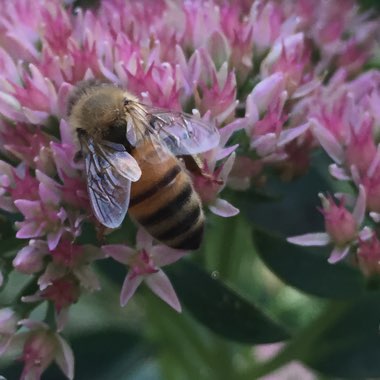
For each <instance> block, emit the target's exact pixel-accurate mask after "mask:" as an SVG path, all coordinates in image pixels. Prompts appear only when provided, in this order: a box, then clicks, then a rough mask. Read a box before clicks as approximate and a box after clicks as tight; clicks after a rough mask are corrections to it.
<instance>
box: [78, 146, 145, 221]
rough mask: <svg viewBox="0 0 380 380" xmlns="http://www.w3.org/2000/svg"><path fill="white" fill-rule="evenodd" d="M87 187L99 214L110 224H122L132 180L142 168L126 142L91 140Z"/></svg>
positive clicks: (87, 159) (86, 160)
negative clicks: (125, 146) (96, 141)
mask: <svg viewBox="0 0 380 380" xmlns="http://www.w3.org/2000/svg"><path fill="white" fill-rule="evenodd" d="M86 143H87V154H86V155H85V163H86V172H87V188H88V193H89V196H90V200H91V205H92V208H93V211H94V214H95V216H96V218H97V219H98V220H99V222H100V223H102V224H103V225H105V226H106V227H109V228H116V227H119V226H120V224H121V223H122V221H123V219H124V217H125V214H126V213H127V210H128V205H129V197H130V190H131V182H134V181H137V180H138V179H139V178H140V176H141V170H140V167H139V165H138V164H137V162H136V160H135V159H134V158H133V157H132V156H131V155H130V154H129V153H128V152H127V151H126V150H125V148H124V146H123V145H120V144H113V143H108V142H104V144H101V145H100V144H96V145H95V144H94V143H93V141H92V140H91V139H89V140H88V141H87V142H86Z"/></svg>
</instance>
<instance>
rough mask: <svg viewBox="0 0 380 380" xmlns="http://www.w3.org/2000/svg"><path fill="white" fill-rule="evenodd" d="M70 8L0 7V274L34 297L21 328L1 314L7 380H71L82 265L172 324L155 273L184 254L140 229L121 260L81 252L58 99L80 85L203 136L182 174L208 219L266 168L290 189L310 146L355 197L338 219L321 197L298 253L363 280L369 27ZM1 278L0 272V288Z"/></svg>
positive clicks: (247, 12) (169, 8)
mask: <svg viewBox="0 0 380 380" xmlns="http://www.w3.org/2000/svg"><path fill="white" fill-rule="evenodd" d="M70 3H71V2H70V1H68V2H62V1H59V0H41V1H39V2H38V3H33V4H31V2H29V1H27V0H15V1H12V2H9V1H7V0H0V7H1V9H2V12H1V14H0V116H1V117H0V155H1V158H2V159H1V160H0V213H1V214H4V215H6V216H9V215H10V214H12V215H13V217H12V218H11V219H12V220H17V221H16V222H15V223H14V226H15V228H16V229H17V232H16V233H15V235H16V238H17V239H20V241H21V242H24V246H23V247H22V248H21V249H19V250H18V252H17V253H16V254H15V255H14V256H13V257H10V255H7V256H6V257H4V260H10V261H9V264H10V265H8V266H6V267H7V268H8V267H9V268H12V270H15V271H18V272H21V273H24V274H25V275H27V276H28V277H29V278H30V282H31V284H32V285H35V289H36V290H35V291H34V293H32V294H23V296H22V298H21V299H17V300H15V304H14V310H28V312H26V314H25V313H21V315H17V314H16V312H15V311H13V310H12V309H11V308H4V309H0V338H1V340H0V352H1V353H2V352H5V351H6V350H8V349H9V347H11V346H12V345H13V343H14V342H16V341H17V342H19V341H20V340H21V341H22V343H23V354H22V359H23V361H24V365H25V367H24V371H23V373H22V378H24V379H26V378H33V379H39V378H40V376H41V373H42V372H43V371H44V369H45V368H46V367H47V366H48V365H49V364H50V362H52V361H53V360H55V361H56V362H57V363H58V365H59V366H60V368H61V369H62V370H63V372H64V373H65V374H66V376H67V377H68V378H70V379H71V378H73V355H72V352H71V349H70V348H69V346H68V344H67V343H66V341H65V340H64V339H63V338H62V337H61V336H60V333H61V331H62V330H63V329H64V326H65V324H66V322H67V319H68V310H69V308H70V306H71V305H72V304H73V303H75V302H77V301H78V300H79V299H80V297H81V295H82V293H83V292H85V291H95V290H98V289H99V288H100V281H99V279H98V278H97V274H96V272H95V271H94V269H93V263H94V261H96V260H104V259H107V258H112V259H114V260H116V261H117V262H120V263H122V264H124V265H126V266H127V267H128V274H127V277H126V279H125V282H124V285H123V287H122V292H121V304H122V305H125V304H126V303H127V302H128V300H129V299H130V298H131V297H132V295H133V294H134V292H135V291H136V289H137V287H138V286H139V284H140V283H142V282H143V281H144V282H145V283H146V285H147V286H148V287H149V288H150V289H151V290H152V291H153V292H154V293H155V294H156V295H158V296H159V297H160V298H162V299H163V300H164V301H165V302H167V303H168V304H169V305H170V306H171V307H173V308H174V309H175V310H177V311H180V310H181V306H180V303H179V300H178V299H177V296H176V294H175V291H174V289H173V287H172V286H171V284H170V281H169V279H168V277H166V275H165V274H164V272H163V271H162V270H161V269H160V268H161V267H162V266H164V265H167V264H170V263H173V262H174V261H176V260H178V259H180V258H181V257H183V256H184V255H185V254H186V253H187V252H184V251H179V250H173V249H170V248H168V247H165V246H164V245H161V244H156V243H155V242H153V241H152V237H150V236H149V235H147V233H146V232H145V231H144V230H142V229H140V230H139V232H138V235H137V239H136V240H137V241H136V246H129V245H128V244H130V242H128V243H127V242H125V241H120V242H119V243H120V244H104V245H103V246H101V244H100V243H99V244H97V243H96V242H95V241H94V242H92V244H83V243H81V237H82V235H83V226H84V224H85V223H90V224H92V225H94V226H95V227H96V221H95V218H94V216H93V214H92V211H91V206H90V202H89V199H88V194H87V189H86V183H85V180H84V176H83V170H84V168H83V164H82V163H81V162H78V160H76V159H75V157H76V153H77V151H78V146H77V145H76V141H75V139H74V136H73V133H72V130H71V129H70V126H69V125H68V121H67V99H68V96H69V94H70V91H72V89H73V87H74V86H75V84H76V83H77V82H78V81H81V80H83V79H90V78H97V79H101V80H103V81H109V82H112V83H115V84H117V85H119V86H120V87H122V88H128V90H129V91H130V92H132V93H134V94H135V95H136V96H137V97H138V98H139V99H140V100H141V101H143V102H144V103H147V104H153V105H155V106H159V107H163V108H168V109H171V110H182V111H186V112H192V108H196V109H197V110H198V111H197V112H198V113H199V114H200V115H201V116H200V115H199V116H200V117H202V118H203V119H204V120H206V121H207V122H212V123H215V124H216V125H217V127H218V128H219V130H220V135H221V139H220V143H219V145H218V146H217V147H215V148H214V149H213V150H211V151H209V152H205V153H204V154H201V155H200V156H199V158H198V159H199V160H200V162H201V165H200V167H201V168H202V170H201V171H200V172H199V173H198V172H192V173H191V175H192V178H193V182H194V187H195V189H196V191H197V192H198V193H199V195H200V197H201V199H202V201H203V203H204V204H205V205H207V206H208V208H209V209H210V210H211V212H213V213H214V214H216V215H219V216H222V217H230V216H234V215H236V214H237V213H238V212H239V210H238V209H237V208H236V207H235V206H233V205H232V204H230V203H229V202H228V201H227V200H225V199H221V198H219V194H220V193H221V192H222V190H223V189H224V188H225V187H226V186H231V187H232V188H235V189H239V190H244V189H247V188H248V187H249V186H250V184H251V182H252V181H255V182H256V183H262V181H263V180H264V178H265V169H266V168H267V167H275V168H276V169H277V170H278V171H279V172H280V175H281V176H282V178H284V179H291V178H293V177H294V176H298V175H302V174H303V173H304V172H305V171H306V170H307V168H308V162H309V155H310V152H311V150H312V149H313V148H315V147H316V146H319V145H320V146H322V147H323V148H324V149H325V150H326V152H327V153H328V154H329V155H330V156H331V157H332V159H333V160H334V161H335V164H334V165H332V166H331V173H332V174H333V175H334V176H335V177H336V178H338V179H339V180H344V181H351V182H352V184H354V186H355V187H356V188H357V189H358V194H359V195H358V199H357V201H356V206H355V208H354V211H353V212H350V211H348V210H347V209H346V208H345V205H346V204H348V205H349V204H350V203H352V204H354V203H355V202H352V199H348V200H346V201H343V200H342V199H341V201H340V203H335V202H334V201H333V200H332V199H330V198H326V197H323V213H324V215H325V218H326V233H322V234H320V235H318V236H319V238H318V239H319V240H318V239H316V238H315V236H314V237H309V238H310V239H309V240H308V242H307V243H308V244H310V242H316V241H317V243H318V244H320V243H321V242H322V241H323V243H326V244H327V243H329V244H330V243H331V244H333V245H334V247H335V248H334V250H333V254H332V256H331V261H334V262H335V261H337V260H339V259H341V258H342V257H343V256H345V255H347V254H348V252H349V251H350V250H351V249H352V248H353V247H355V249H357V251H358V255H359V256H360V265H361V266H362V267H363V268H365V270H366V271H367V272H368V273H372V272H373V271H376V270H377V268H378V259H377V257H374V252H375V251H376V250H377V247H378V245H379V244H380V243H379V240H378V239H377V236H376V234H375V233H374V232H373V230H372V229H369V228H368V226H367V225H366V223H365V220H366V219H365V210H366V209H367V210H368V211H369V212H370V215H371V217H372V219H373V221H374V222H375V223H377V222H379V221H380V203H379V200H378V199H380V198H379V197H378V192H379V191H380V186H379V184H380V177H379V174H378V173H380V171H379V170H377V167H378V165H380V150H379V149H378V148H377V145H376V133H377V128H378V125H379V121H380V114H379V111H378V110H379V109H380V107H379V106H380V105H379V102H380V94H379V89H380V75H379V74H378V73H377V72H368V73H366V74H360V70H361V67H362V64H363V62H365V61H367V60H368V59H369V58H370V57H371V54H372V52H371V49H372V47H373V46H374V40H375V30H376V27H377V25H378V23H377V21H376V20H373V19H371V17H370V16H371V15H369V14H362V13H360V12H359V10H358V8H357V6H356V3H355V2H354V1H352V0H340V1H335V2H331V1H330V2H329V1H323V2H315V1H314V0H297V1H292V0H286V1H282V2H277V1H274V0H268V1H261V0H255V1H253V2H252V3H251V2H247V1H244V0H241V1H237V2H226V1H222V0H220V1H219V0H214V1H213V0H208V1H200V0H189V1H184V2H173V1H165V0H159V1H154V2H153V1H149V0H144V1H138V2H137V1H121V0H110V1H101V2H100V4H99V7H98V8H94V9H89V10H83V9H81V8H78V9H72V6H70V5H69V4H70ZM316 57H317V58H316ZM326 76H327V77H328V78H329V79H328V80H327V79H326ZM355 76H356V78H355V79H352V78H354V77H355ZM235 136H239V139H240V140H239V141H238V142H237V143H235V145H231V144H229V141H230V140H231V139H234V137H235ZM362 151H364V152H365V153H364V155H363V153H362ZM345 202H346V203H345ZM313 239H314V240H313ZM7 274H8V273H5V272H4V273H0V284H2V285H3V286H4V285H6V278H7ZM45 301H47V302H48V303H50V304H51V305H53V306H54V309H55V314H56V320H55V323H54V324H53V325H52V324H51V323H50V322H51V321H50V319H49V323H44V322H39V321H38V322H37V321H31V320H30V319H28V317H29V313H30V310H31V308H30V307H28V308H25V307H20V305H21V306H22V305H25V304H26V303H28V305H29V303H31V304H32V305H34V304H35V305H39V304H40V303H42V302H45ZM19 314H20V313H19ZM45 322H46V321H45ZM20 328H23V329H28V331H27V332H26V333H25V332H24V330H23V331H21V332H20ZM37 364H38V365H37Z"/></svg>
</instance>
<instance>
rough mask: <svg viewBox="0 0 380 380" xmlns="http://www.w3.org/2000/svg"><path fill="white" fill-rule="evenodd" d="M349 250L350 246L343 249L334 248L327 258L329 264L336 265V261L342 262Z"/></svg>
mask: <svg viewBox="0 0 380 380" xmlns="http://www.w3.org/2000/svg"><path fill="white" fill-rule="evenodd" d="M349 250H350V246H349V245H347V246H345V247H335V248H334V249H333V251H332V252H331V254H330V257H329V258H328V260H327V261H328V262H329V263H330V264H336V263H337V262H338V261H341V260H343V259H344V258H345V257H346V256H347V254H348V252H349Z"/></svg>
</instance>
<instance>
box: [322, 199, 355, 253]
mask: <svg viewBox="0 0 380 380" xmlns="http://www.w3.org/2000/svg"><path fill="white" fill-rule="evenodd" d="M321 198H322V204H323V210H322V213H323V215H324V217H325V228H326V232H327V233H328V234H329V235H330V237H331V239H332V240H333V241H334V242H335V244H337V245H338V246H343V245H345V244H347V243H348V242H350V241H351V240H353V239H354V238H355V237H356V235H357V223H356V221H355V218H354V216H353V215H352V214H351V213H350V212H349V211H348V210H347V209H346V208H345V207H344V203H343V202H341V203H340V204H339V205H337V204H336V203H335V202H334V201H333V200H332V199H331V198H329V199H327V198H325V197H324V196H321Z"/></svg>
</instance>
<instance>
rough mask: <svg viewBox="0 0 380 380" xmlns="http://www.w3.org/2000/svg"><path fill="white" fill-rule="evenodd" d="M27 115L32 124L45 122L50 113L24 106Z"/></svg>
mask: <svg viewBox="0 0 380 380" xmlns="http://www.w3.org/2000/svg"><path fill="white" fill-rule="evenodd" d="M22 110H23V112H24V115H25V117H26V118H27V120H28V121H29V122H30V123H31V124H44V122H45V121H46V120H47V119H48V117H49V114H48V113H47V112H44V111H36V110H32V109H30V108H27V107H22Z"/></svg>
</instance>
